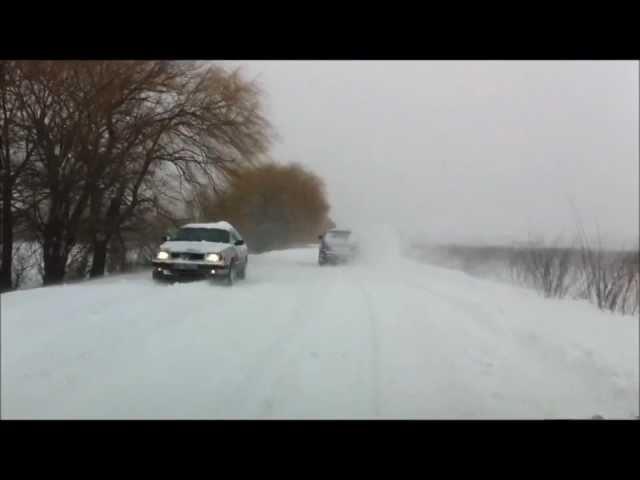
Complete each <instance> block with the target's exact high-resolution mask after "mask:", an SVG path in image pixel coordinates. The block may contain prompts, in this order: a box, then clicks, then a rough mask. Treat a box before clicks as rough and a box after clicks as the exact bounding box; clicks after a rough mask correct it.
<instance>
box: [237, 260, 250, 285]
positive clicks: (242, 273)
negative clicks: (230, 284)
mask: <svg viewBox="0 0 640 480" xmlns="http://www.w3.org/2000/svg"><path fill="white" fill-rule="evenodd" d="M248 263H249V257H247V258H246V259H245V260H244V265H243V266H242V270H240V272H238V278H239V279H240V280H244V279H245V278H247V264H248Z"/></svg>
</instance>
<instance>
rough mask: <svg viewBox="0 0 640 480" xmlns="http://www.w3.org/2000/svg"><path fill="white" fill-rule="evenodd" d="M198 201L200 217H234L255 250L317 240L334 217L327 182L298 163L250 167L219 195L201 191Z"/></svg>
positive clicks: (229, 219) (234, 221)
mask: <svg viewBox="0 0 640 480" xmlns="http://www.w3.org/2000/svg"><path fill="white" fill-rule="evenodd" d="M197 203H198V210H199V216H200V218H201V219H207V220H218V219H224V220H228V221H230V222H231V223H233V224H234V225H236V226H237V228H238V230H239V231H240V232H241V233H242V234H243V236H244V237H245V238H246V240H247V244H248V246H249V248H251V249H252V250H253V251H265V250H269V249H274V248H283V247H286V246H289V245H294V244H297V243H303V242H309V241H313V240H315V238H316V237H317V235H318V234H319V233H321V232H322V231H324V229H325V228H326V225H327V224H328V223H329V222H330V220H329V219H328V217H327V213H328V211H329V204H328V202H327V199H326V194H325V188H324V182H323V181H322V179H321V178H320V177H318V176H317V175H315V174H313V173H311V172H309V171H308V170H306V169H304V168H303V167H302V166H300V165H296V164H293V165H278V164H276V163H267V164H262V165H259V166H254V167H250V168H245V169H243V170H241V171H238V172H236V173H235V174H234V175H233V176H232V177H231V178H230V180H229V184H228V187H227V188H226V189H225V191H224V192H222V193H220V194H219V195H214V194H212V193H211V192H206V191H201V192H200V194H199V197H198V201H197Z"/></svg>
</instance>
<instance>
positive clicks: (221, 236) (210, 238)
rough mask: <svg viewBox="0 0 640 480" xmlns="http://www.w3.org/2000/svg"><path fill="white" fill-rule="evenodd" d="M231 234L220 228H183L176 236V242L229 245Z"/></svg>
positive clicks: (174, 239) (173, 239) (174, 237)
mask: <svg viewBox="0 0 640 480" xmlns="http://www.w3.org/2000/svg"><path fill="white" fill-rule="evenodd" d="M229 238H230V235H229V232H228V231H227V230H222V229H218V228H181V229H180V230H178V233H176V235H175V236H173V237H171V240H172V241H176V242H219V243H229Z"/></svg>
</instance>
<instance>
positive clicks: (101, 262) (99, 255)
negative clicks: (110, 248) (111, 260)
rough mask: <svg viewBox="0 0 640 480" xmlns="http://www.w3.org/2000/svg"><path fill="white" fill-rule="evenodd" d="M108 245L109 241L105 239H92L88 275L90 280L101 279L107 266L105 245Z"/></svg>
mask: <svg viewBox="0 0 640 480" xmlns="http://www.w3.org/2000/svg"><path fill="white" fill-rule="evenodd" d="M108 244H109V240H108V239H107V238H104V239H102V238H101V239H94V241H93V260H92V262H91V272H90V273H89V277H90V278H97V277H103V276H104V271H105V267H106V265H107V245H108Z"/></svg>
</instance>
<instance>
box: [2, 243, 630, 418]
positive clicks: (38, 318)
mask: <svg viewBox="0 0 640 480" xmlns="http://www.w3.org/2000/svg"><path fill="white" fill-rule="evenodd" d="M381 246H382V245H381V244H378V245H377V246H376V248H375V249H369V250H368V251H367V249H365V251H364V256H363V258H362V259H361V260H360V261H358V262H356V263H355V264H352V265H343V266H336V267H319V266H318V265H317V262H316V260H317V250H316V249H314V248H299V249H293V250H284V251H278V252H271V253H267V254H263V255H253V256H251V257H250V263H249V270H248V278H247V280H246V281H239V282H238V283H237V284H236V285H235V286H233V287H231V288H228V287H225V286H222V285H212V284H209V283H207V282H206V281H203V282H192V283H184V284H176V285H157V284H154V283H153V282H152V281H151V278H150V277H151V274H150V272H145V273H137V274H131V275H123V276H114V277H110V278H105V279H102V280H95V281H88V282H84V283H80V284H74V285H67V286H58V287H49V288H38V289H32V290H22V291H18V292H13V293H9V294H6V295H2V298H1V301H2V306H1V314H2V324H1V326H2V332H1V333H2V339H1V343H2V405H1V413H2V417H3V418H39V419H61V418H78V419H134V418H167V419H169V418H176V419H178V418H187V419H205V418H206V419H230V418H251V419H254V418H264V419H270V418H283V419H293V418H295V419H306V418H313V419H329V418H334V419H370V418H407V419H510V418H524V419H543V418H547V419H557V418H591V417H592V416H593V415H596V414H599V415H602V416H604V417H605V418H633V417H635V416H637V415H638V414H639V412H638V401H639V398H638V388H639V385H638V376H639V372H638V361H639V358H638V354H639V353H638V352H639V345H638V318H636V317H631V316H622V315H613V314H608V313H603V312H600V311H598V310H597V309H595V308H593V306H592V305H589V304H587V303H584V302H578V301H572V300H557V301H555V300H546V299H543V298H541V297H539V296H538V295H537V294H536V293H534V292H531V291H527V290H524V289H518V288H515V287H512V286H509V285H505V284H500V283H493V282H490V281H487V280H481V279H478V278H472V277H470V276H468V275H466V274H464V273H462V272H457V271H453V270H447V269H443V268H439V267H434V266H429V265H424V264H420V263H418V262H413V261H411V260H409V259H405V258H403V257H402V256H401V255H399V254H398V252H397V251H396V250H395V249H394V248H392V247H393V246H392V245H391V246H389V245H387V248H386V250H385V249H384V248H381Z"/></svg>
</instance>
